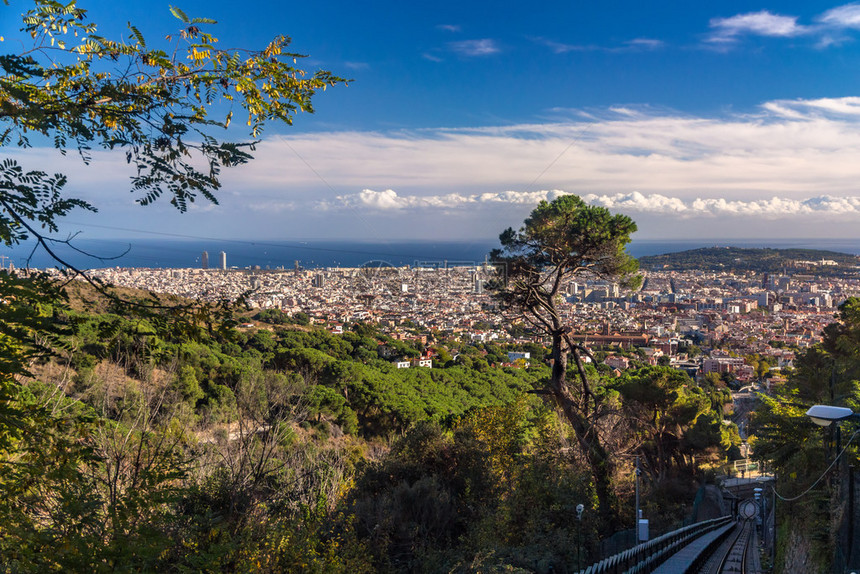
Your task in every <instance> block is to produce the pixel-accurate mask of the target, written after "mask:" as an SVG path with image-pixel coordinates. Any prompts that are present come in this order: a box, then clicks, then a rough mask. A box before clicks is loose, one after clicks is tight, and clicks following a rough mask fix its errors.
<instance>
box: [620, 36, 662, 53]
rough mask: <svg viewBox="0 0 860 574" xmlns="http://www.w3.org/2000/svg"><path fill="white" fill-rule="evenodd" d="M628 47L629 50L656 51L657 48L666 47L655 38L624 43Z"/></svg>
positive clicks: (637, 39) (635, 39) (636, 39)
mask: <svg viewBox="0 0 860 574" xmlns="http://www.w3.org/2000/svg"><path fill="white" fill-rule="evenodd" d="M626 44H627V45H628V46H630V47H631V48H641V49H644V50H657V49H658V48H662V47H663V46H665V45H666V43H665V42H663V40H657V39H655V38H634V39H633V40H630V41H628V42H626Z"/></svg>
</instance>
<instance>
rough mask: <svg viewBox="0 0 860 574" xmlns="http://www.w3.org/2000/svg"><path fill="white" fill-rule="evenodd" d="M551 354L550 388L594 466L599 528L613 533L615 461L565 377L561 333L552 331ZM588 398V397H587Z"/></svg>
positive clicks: (565, 364)
mask: <svg viewBox="0 0 860 574" xmlns="http://www.w3.org/2000/svg"><path fill="white" fill-rule="evenodd" d="M551 357H552V359H553V363H552V376H551V379H550V390H551V392H552V395H553V397H554V398H555V400H556V401H557V403H558V404H559V405H560V406H561V408H562V412H564V416H565V418H567V420H568V422H569V423H570V425H571V426H572V427H573V432H574V434H576V439H577V442H578V443H579V447H580V450H581V451H582V454H583V455H584V456H585V459H586V461H588V465H589V467H590V469H591V475H592V478H593V479H594V490H595V495H596V496H597V503H598V505H599V508H598V513H599V516H600V530H601V531H602V532H603V533H604V534H611V533H612V530H613V528H612V523H613V520H612V519H613V506H614V502H615V493H614V492H613V491H612V464H611V461H610V460H609V454H608V453H607V452H606V449H605V448H604V447H603V445H602V444H601V442H600V436H599V435H598V433H597V431H596V429H594V428H593V427H592V425H591V424H589V422H588V420H587V419H586V417H585V416H584V414H583V412H582V411H581V409H580V408H579V405H578V404H577V401H576V399H575V397H574V396H573V393H571V391H570V387H569V386H568V383H567V380H566V377H567V359H568V357H567V351H565V350H563V348H562V334H561V333H558V334H553V337H552V355H551ZM585 400H588V398H587V397H586V398H585Z"/></svg>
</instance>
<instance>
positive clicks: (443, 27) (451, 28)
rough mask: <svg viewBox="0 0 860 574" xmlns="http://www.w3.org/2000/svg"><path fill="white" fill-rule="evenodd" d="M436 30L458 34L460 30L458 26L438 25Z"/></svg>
mask: <svg viewBox="0 0 860 574" xmlns="http://www.w3.org/2000/svg"><path fill="white" fill-rule="evenodd" d="M436 28H437V29H439V30H442V31H443V32H459V31H460V30H461V28H460V26H458V25H456V24H439V25H438V26H436Z"/></svg>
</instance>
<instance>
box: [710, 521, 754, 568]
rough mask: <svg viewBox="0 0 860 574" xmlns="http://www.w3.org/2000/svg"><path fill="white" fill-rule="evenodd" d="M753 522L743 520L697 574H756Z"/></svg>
mask: <svg viewBox="0 0 860 574" xmlns="http://www.w3.org/2000/svg"><path fill="white" fill-rule="evenodd" d="M754 533H755V522H754V521H752V520H744V521H742V522H740V523H738V526H737V528H736V529H735V531H734V532H732V533H731V534H730V535H729V536H728V537H727V538H726V539H725V541H723V543H722V544H720V546H718V547H717V549H716V550H715V551H714V552H713V554H711V556H710V557H709V558H708V560H707V561H706V562H705V563H704V564H702V566H701V568H700V569H699V570H698V571H697V572H698V574H758V572H757V571H756V569H755V567H754V566H753V561H752V560H751V558H752V551H754V548H753V546H754V545H753V542H754V540H755V536H754Z"/></svg>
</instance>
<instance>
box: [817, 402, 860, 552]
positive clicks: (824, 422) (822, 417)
mask: <svg viewBox="0 0 860 574" xmlns="http://www.w3.org/2000/svg"><path fill="white" fill-rule="evenodd" d="M806 416H808V417H809V418H811V419H812V422H814V423H815V424H817V425H819V426H822V427H828V426H830V425H831V424H833V423H836V451H835V456H836V457H839V456H840V455H841V454H842V453H841V450H842V435H841V427H840V426H839V423H840V422H842V421H847V420H855V421H860V413H855V412H854V411H852V410H851V409H849V408H846V407H834V406H831V405H813V406H812V407H810V408H809V410H808V411H806ZM849 442H850V441H849ZM834 462H836V459H834ZM837 468H838V467H837ZM853 478H854V476H853V471H852V472H851V473H850V474H849V493H848V532H849V546H848V556H849V557H850V556H851V554H852V548H851V540H850V538H853V532H854V492H853V491H854V485H853Z"/></svg>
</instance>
